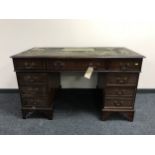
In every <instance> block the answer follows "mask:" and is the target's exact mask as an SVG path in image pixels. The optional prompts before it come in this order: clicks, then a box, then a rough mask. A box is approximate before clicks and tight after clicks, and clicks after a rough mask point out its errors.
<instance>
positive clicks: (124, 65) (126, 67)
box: [120, 62, 130, 70]
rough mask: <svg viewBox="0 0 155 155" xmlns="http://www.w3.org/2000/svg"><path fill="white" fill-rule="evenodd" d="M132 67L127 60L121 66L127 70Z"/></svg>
mask: <svg viewBox="0 0 155 155" xmlns="http://www.w3.org/2000/svg"><path fill="white" fill-rule="evenodd" d="M129 67H130V63H129V62H127V63H125V64H124V63H120V68H121V70H127V69H128V68H129Z"/></svg>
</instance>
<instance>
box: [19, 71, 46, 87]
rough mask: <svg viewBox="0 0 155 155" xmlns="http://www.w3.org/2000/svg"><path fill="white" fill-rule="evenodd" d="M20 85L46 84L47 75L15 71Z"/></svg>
mask: <svg viewBox="0 0 155 155" xmlns="http://www.w3.org/2000/svg"><path fill="white" fill-rule="evenodd" d="M17 77H18V81H19V84H20V85H41V84H46V83H47V81H48V77H47V74H46V73H17Z"/></svg>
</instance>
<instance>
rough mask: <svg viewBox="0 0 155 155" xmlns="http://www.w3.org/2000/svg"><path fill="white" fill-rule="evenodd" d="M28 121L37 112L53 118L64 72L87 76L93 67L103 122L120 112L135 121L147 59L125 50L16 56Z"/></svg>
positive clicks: (57, 50)
mask: <svg viewBox="0 0 155 155" xmlns="http://www.w3.org/2000/svg"><path fill="white" fill-rule="evenodd" d="M12 58H13V63H14V68H15V71H16V74H17V80H18V85H19V90H20V96H21V102H22V115H23V118H26V117H27V115H28V114H29V113H32V112H34V111H38V112H42V113H44V114H45V115H47V116H48V118H49V119H52V118H53V98H54V96H55V93H56V90H57V89H59V88H60V74H61V72H85V71H86V70H87V68H88V67H93V68H94V72H97V74H98V81H97V88H98V89H101V91H102V98H103V99H102V103H101V104H102V108H101V111H102V120H106V119H107V118H108V117H109V115H110V114H112V113H113V112H119V113H122V114H124V115H125V116H126V118H127V119H128V120H129V121H132V120H133V116H134V102H135V97H136V90H137V84H138V79H139V73H140V71H141V65H142V60H143V56H142V55H140V54H138V53H136V52H133V51H131V50H129V49H127V48H122V47H103V48H32V49H30V50H27V51H24V52H22V53H19V54H17V55H14V56H12Z"/></svg>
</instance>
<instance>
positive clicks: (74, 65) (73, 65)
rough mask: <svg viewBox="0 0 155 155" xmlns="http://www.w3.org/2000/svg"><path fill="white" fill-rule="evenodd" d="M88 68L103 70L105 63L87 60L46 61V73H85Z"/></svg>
mask: <svg viewBox="0 0 155 155" xmlns="http://www.w3.org/2000/svg"><path fill="white" fill-rule="evenodd" d="M88 67H93V68H94V70H105V61H103V60H92V59H90V60H88V59H54V60H53V59H51V60H48V61H47V69H48V71H85V70H86V69H87V68H88Z"/></svg>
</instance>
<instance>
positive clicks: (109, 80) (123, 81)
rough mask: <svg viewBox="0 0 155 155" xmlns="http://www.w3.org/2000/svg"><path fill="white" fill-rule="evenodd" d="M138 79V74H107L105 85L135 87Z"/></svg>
mask: <svg viewBox="0 0 155 155" xmlns="http://www.w3.org/2000/svg"><path fill="white" fill-rule="evenodd" d="M138 77H139V74H138V73H108V74H107V75H106V85H107V86H113V85H120V86H121V85H122V86H127V85H131V86H137V82H138Z"/></svg>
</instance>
